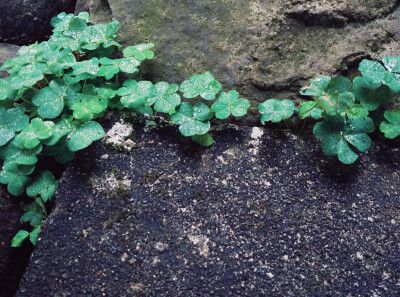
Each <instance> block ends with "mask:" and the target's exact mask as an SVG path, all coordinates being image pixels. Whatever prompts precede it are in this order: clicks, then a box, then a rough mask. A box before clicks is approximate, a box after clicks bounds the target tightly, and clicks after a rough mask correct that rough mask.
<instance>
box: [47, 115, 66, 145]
mask: <svg viewBox="0 0 400 297" xmlns="http://www.w3.org/2000/svg"><path fill="white" fill-rule="evenodd" d="M71 131H72V127H71V124H70V121H69V120H68V119H67V117H62V118H61V119H58V120H56V121H55V122H54V133H53V135H51V136H50V137H49V138H47V139H44V140H42V142H43V143H44V144H46V145H50V146H51V145H55V144H56V143H57V142H58V141H59V140H60V139H61V138H62V137H63V136H65V135H67V134H69V133H70V132H71Z"/></svg>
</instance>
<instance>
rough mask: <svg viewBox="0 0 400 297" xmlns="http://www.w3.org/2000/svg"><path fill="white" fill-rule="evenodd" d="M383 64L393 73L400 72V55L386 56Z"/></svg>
mask: <svg viewBox="0 0 400 297" xmlns="http://www.w3.org/2000/svg"><path fill="white" fill-rule="evenodd" d="M382 62H383V65H385V67H386V69H387V70H388V71H389V72H392V73H400V56H393V57H389V56H385V57H383V58H382Z"/></svg>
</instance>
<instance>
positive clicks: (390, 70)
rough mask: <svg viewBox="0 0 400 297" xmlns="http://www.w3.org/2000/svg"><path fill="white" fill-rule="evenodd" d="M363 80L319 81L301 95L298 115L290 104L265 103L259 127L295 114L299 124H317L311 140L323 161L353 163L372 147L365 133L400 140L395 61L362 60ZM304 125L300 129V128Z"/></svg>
mask: <svg viewBox="0 0 400 297" xmlns="http://www.w3.org/2000/svg"><path fill="white" fill-rule="evenodd" d="M359 71H360V73H361V75H362V76H357V77H355V78H354V79H353V81H350V80H349V79H348V78H346V77H343V76H336V77H334V78H331V77H329V76H324V75H319V76H318V77H317V78H315V79H313V80H311V83H310V85H309V86H307V87H305V88H303V89H302V90H301V91H300V94H301V95H303V96H309V97H311V98H312V100H311V101H303V102H301V103H300V108H299V109H297V108H296V107H294V105H293V104H292V103H291V101H289V100H287V99H284V100H277V99H269V100H267V101H265V102H264V103H261V104H260V105H259V112H260V113H261V114H262V118H261V122H262V124H264V123H265V122H266V121H271V122H280V121H283V120H286V119H287V118H289V117H290V116H292V115H293V114H294V112H297V113H298V117H299V119H301V120H305V121H306V120H307V118H309V117H311V118H313V119H314V120H317V121H319V122H317V123H316V124H315V126H314V130H313V132H314V135H315V136H316V137H317V138H318V139H321V140H322V142H323V145H322V151H323V152H324V153H325V154H326V155H327V156H337V157H338V159H339V160H340V161H341V162H342V163H344V164H351V163H353V162H355V161H356V160H357V158H358V152H365V151H367V150H368V149H369V148H370V147H371V139H370V137H369V136H368V133H371V132H373V131H374V130H375V129H376V128H379V129H380V131H381V132H383V133H384V136H385V137H386V138H390V139H393V138H395V137H397V136H399V135H400V110H399V108H398V106H397V103H396V101H395V99H394V95H395V94H397V93H399V92H400V57H383V59H382V63H380V62H378V61H371V60H366V59H365V60H363V61H362V62H361V63H360V65H359ZM305 121H304V123H303V127H304V125H305Z"/></svg>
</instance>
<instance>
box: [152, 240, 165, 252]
mask: <svg viewBox="0 0 400 297" xmlns="http://www.w3.org/2000/svg"><path fill="white" fill-rule="evenodd" d="M154 247H155V249H156V250H157V251H159V252H163V251H165V250H166V249H167V248H168V244H165V243H163V242H160V241H159V242H157V243H156V245H155V246H154Z"/></svg>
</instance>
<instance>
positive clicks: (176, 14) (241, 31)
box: [78, 0, 400, 125]
mask: <svg viewBox="0 0 400 297" xmlns="http://www.w3.org/2000/svg"><path fill="white" fill-rule="evenodd" d="M399 3H400V1H399V0H373V1H371V0H323V1H321V0H212V1H211V0H202V1H198V0H189V1H175V0H146V1H143V0H101V1H94V0H78V4H79V5H78V10H79V11H82V10H89V11H90V14H91V16H92V19H93V20H94V22H105V21H110V20H111V19H115V20H118V21H119V22H120V32H119V37H118V41H119V42H121V43H122V44H123V45H124V46H128V45H133V44H136V43H141V42H153V43H155V45H156V46H155V54H156V58H155V60H154V61H152V62H147V63H145V64H146V66H145V67H142V68H141V69H142V70H143V71H144V72H143V73H144V75H143V78H145V79H149V80H153V81H156V82H157V81H161V80H164V81H169V82H171V83H181V82H182V81H183V80H185V79H187V78H188V77H190V76H192V75H194V74H197V73H202V72H204V71H211V72H212V73H213V74H214V75H215V77H216V78H217V79H218V80H219V81H221V83H222V85H223V87H224V88H225V89H228V90H229V89H231V88H233V89H236V90H237V91H239V93H240V94H241V95H242V96H244V97H245V98H247V99H250V101H252V103H253V104H252V108H251V110H250V113H249V114H248V115H247V116H246V117H244V118H242V119H241V121H242V123H247V124H252V125H255V124H256V123H257V122H258V117H257V103H259V102H263V101H265V100H266V99H268V98H275V97H277V98H278V99H283V98H288V99H292V100H297V99H299V98H298V95H299V93H298V91H299V89H300V88H301V87H302V86H304V85H305V83H306V82H307V81H308V80H309V79H310V78H312V77H314V76H316V75H318V74H325V75H334V74H345V75H347V74H349V73H353V72H354V71H355V70H356V69H357V67H358V64H359V62H360V61H361V60H362V59H364V58H373V59H381V58H382V56H384V55H399V54H400V45H399V40H400V9H399Z"/></svg>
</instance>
